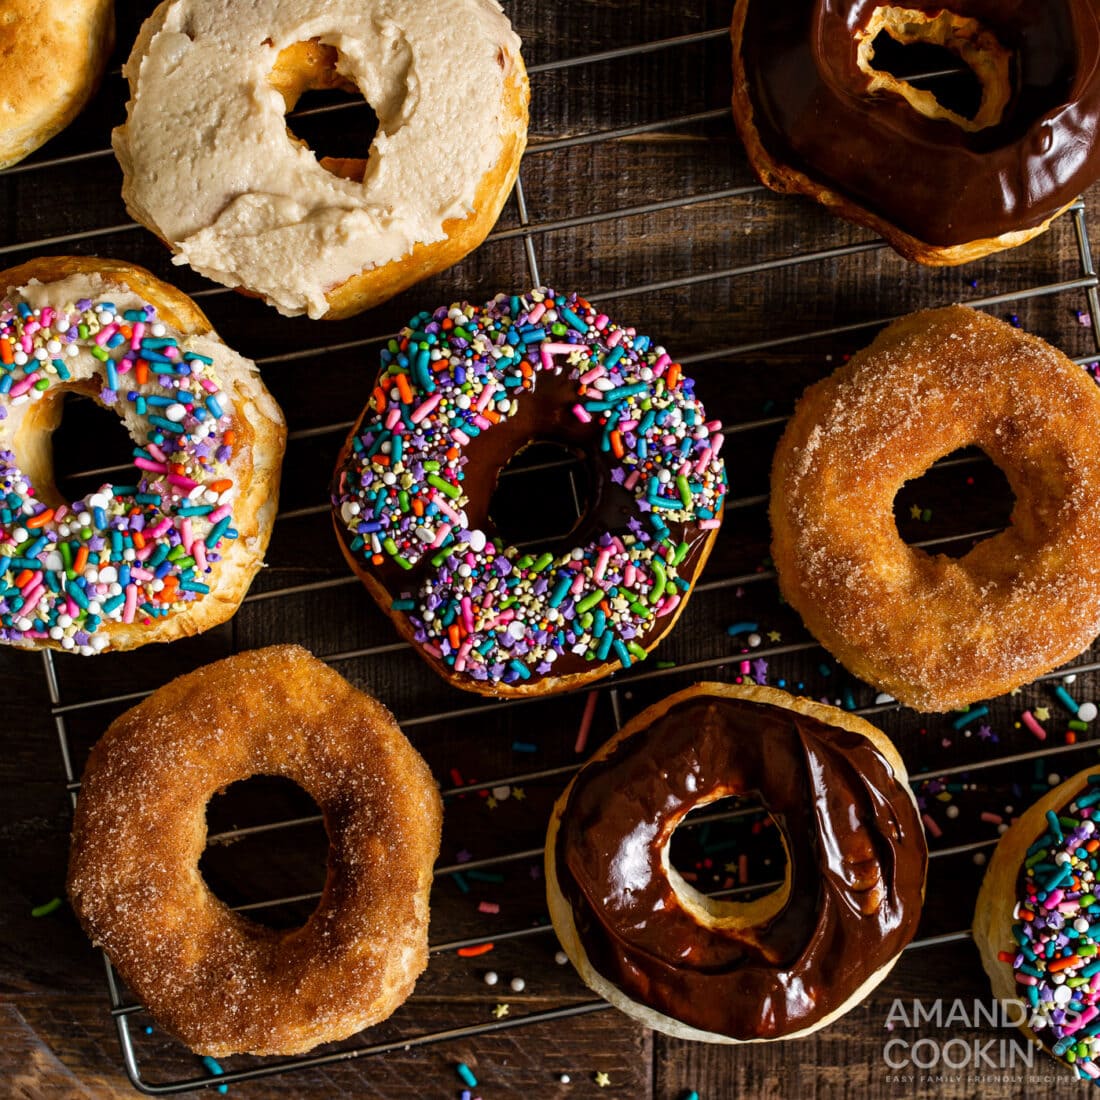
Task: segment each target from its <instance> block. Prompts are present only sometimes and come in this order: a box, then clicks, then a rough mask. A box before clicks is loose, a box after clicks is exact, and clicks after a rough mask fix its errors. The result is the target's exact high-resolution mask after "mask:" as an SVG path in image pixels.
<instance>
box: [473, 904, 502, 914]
mask: <svg viewBox="0 0 1100 1100" xmlns="http://www.w3.org/2000/svg"><path fill="white" fill-rule="evenodd" d="M477 911H478V912H479V913H499V912H500V906H499V905H497V903H496V902H495V901H479V902H478V903H477Z"/></svg>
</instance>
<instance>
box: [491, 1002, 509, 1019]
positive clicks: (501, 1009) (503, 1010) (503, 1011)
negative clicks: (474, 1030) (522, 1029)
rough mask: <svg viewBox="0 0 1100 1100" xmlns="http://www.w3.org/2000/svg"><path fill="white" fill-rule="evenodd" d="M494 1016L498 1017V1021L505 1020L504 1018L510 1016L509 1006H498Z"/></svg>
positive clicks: (494, 1010)
mask: <svg viewBox="0 0 1100 1100" xmlns="http://www.w3.org/2000/svg"><path fill="white" fill-rule="evenodd" d="M493 1015H494V1016H495V1017H496V1018H497V1019H498V1020H503V1019H504V1017H505V1016H507V1015H508V1006H507V1005H497V1006H496V1007H495V1008H494V1009H493Z"/></svg>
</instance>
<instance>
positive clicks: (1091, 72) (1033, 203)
mask: <svg viewBox="0 0 1100 1100" xmlns="http://www.w3.org/2000/svg"><path fill="white" fill-rule="evenodd" d="M880 33H886V34H888V35H889V36H890V37H891V38H893V39H894V40H895V41H896V42H899V43H901V44H903V45H907V44H914V43H925V44H932V45H937V46H942V47H946V48H947V49H949V50H951V51H952V52H953V53H955V54H956V55H957V56H958V57H959V59H960V60H961V61H962V62H963V63H964V64H965V65H967V66H968V67H970V68H971V70H972V71H973V73H974V75H975V77H976V78H977V79H978V81H979V82H980V83H981V85H982V91H983V95H982V103H981V106H980V107H979V108H978V111H977V112H976V114H975V115H974V116H973V117H971V118H966V117H963V116H962V115H959V114H957V113H955V112H954V111H952V110H950V109H948V108H946V107H944V106H942V105H941V104H939V103H938V102H937V101H936V99H935V98H934V96H933V95H932V94H931V93H930V92H929V91H927V90H924V89H920V88H917V87H914V86H913V85H911V84H909V83H907V82H905V81H902V80H898V79H895V78H894V77H893V76H891V74H889V73H887V72H884V71H882V70H879V69H876V68H875V62H874V53H875V50H874V39H875V38H876V37H877V36H878V35H879V34H880ZM732 35H733V55H734V62H733V64H734V92H733V108H734V118H735V120H736V121H737V124H738V127H739V129H740V131H741V136H742V138H743V140H744V142H745V145H746V147H747V149H748V153H749V157H750V160H751V161H752V164H753V167H754V168H755V169H756V172H757V174H758V175H759V176H760V178H761V180H762V181H763V182H764V183H765V184H766V185H767V186H768V187H771V188H772V189H773V190H776V191H786V192H799V193H802V194H805V195H809V196H810V197H812V198H815V199H817V200H818V201H819V202H822V203H823V204H825V205H826V206H828V207H830V208H832V209H833V210H834V212H836V213H838V214H841V215H842V216H844V217H846V218H848V219H850V220H852V221H855V222H858V223H859V224H861V225H866V226H869V227H870V228H872V229H874V230H876V231H877V232H879V233H881V234H883V236H885V237H886V239H887V240H888V241H889V242H890V244H892V245H893V247H894V248H896V249H897V250H898V251H899V252H900V253H902V254H903V255H904V256H907V257H908V258H909V259H914V260H919V261H920V262H922V263H928V264H955V263H963V262H965V261H967V260H971V259H977V258H979V257H981V256H984V255H987V254H988V253H990V252H994V251H997V250H998V249H1001V248H1007V247H1012V246H1014V245H1018V244H1022V243H1023V242H1024V241H1025V240H1028V239H1030V238H1031V237H1033V236H1035V235H1036V234H1038V233H1041V232H1042V231H1043V230H1044V229H1045V228H1046V227H1047V226H1048V225H1049V223H1050V221H1051V220H1052V219H1053V218H1055V217H1056V216H1057V215H1058V214H1059V213H1061V212H1062V211H1063V210H1065V209H1066V207H1067V206H1069V205H1070V204H1071V203H1072V202H1073V201H1074V200H1075V199H1076V198H1077V196H1078V195H1079V194H1080V193H1081V191H1083V190H1084V189H1085V188H1086V187H1088V186H1089V185H1090V184H1092V183H1093V182H1094V181H1095V180H1096V178H1097V176H1098V175H1100V153H1098V148H1097V141H1096V132H1097V123H1098V119H1100V2H1098V0H1044V2H1043V3H1036V2H1035V0H954V2H953V3H950V4H948V5H946V6H945V5H944V4H943V3H942V2H940V0H935V2H933V0H904V2H903V3H899V4H897V5H889V4H884V3H881V0H784V2H783V3H774V2H772V0H737V3H736V5H735V8H734V16H733V25H732Z"/></svg>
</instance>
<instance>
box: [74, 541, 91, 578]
mask: <svg viewBox="0 0 1100 1100" xmlns="http://www.w3.org/2000/svg"><path fill="white" fill-rule="evenodd" d="M87 564H88V548H87V547H86V546H82V547H81V548H80V549H79V550H77V552H76V557H75V558H74V559H73V572H74V573H83V572H84V566H86V565H87Z"/></svg>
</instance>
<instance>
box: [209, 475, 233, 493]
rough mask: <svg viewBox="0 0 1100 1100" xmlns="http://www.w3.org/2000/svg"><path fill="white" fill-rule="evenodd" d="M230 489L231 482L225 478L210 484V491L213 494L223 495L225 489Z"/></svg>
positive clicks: (231, 486)
mask: <svg viewBox="0 0 1100 1100" xmlns="http://www.w3.org/2000/svg"><path fill="white" fill-rule="evenodd" d="M232 488H233V482H232V480H231V479H230V478H227V477H220V478H218V480H217V481H212V482H210V491H211V492H213V493H224V492H225V491H226V489H232Z"/></svg>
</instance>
